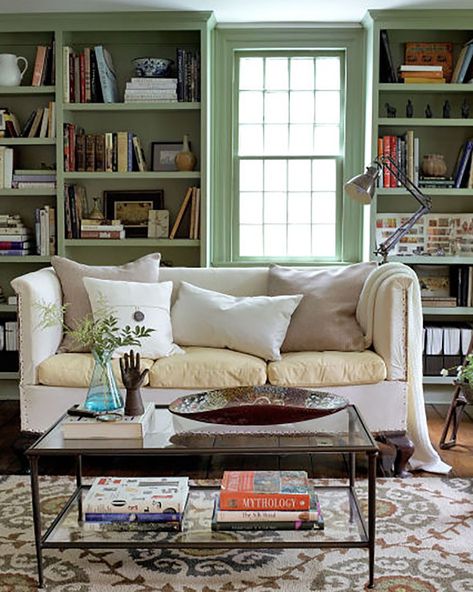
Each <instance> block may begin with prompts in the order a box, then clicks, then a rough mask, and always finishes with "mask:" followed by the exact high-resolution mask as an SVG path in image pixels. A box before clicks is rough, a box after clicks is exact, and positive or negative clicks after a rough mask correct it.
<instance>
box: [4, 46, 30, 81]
mask: <svg viewBox="0 0 473 592" xmlns="http://www.w3.org/2000/svg"><path fill="white" fill-rule="evenodd" d="M22 60H23V62H24V67H23V70H20V68H19V66H18V64H19V62H20V61H22ZM27 68H28V60H27V59H26V58H24V57H23V56H18V57H17V56H16V55H15V54H13V53H0V86H20V84H21V79H22V78H23V74H24V73H25V72H26V70H27Z"/></svg>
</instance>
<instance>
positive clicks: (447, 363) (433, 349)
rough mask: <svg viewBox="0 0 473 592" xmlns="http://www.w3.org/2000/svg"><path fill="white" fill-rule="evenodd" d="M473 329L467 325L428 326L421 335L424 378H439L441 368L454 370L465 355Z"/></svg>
mask: <svg viewBox="0 0 473 592" xmlns="http://www.w3.org/2000/svg"><path fill="white" fill-rule="evenodd" d="M472 336H473V327H472V325H470V324H467V323H458V324H449V325H445V324H444V325H438V324H428V325H426V326H425V327H424V334H423V339H424V342H423V362H424V375H425V376H439V374H440V372H441V370H442V368H456V367H457V366H459V365H460V364H461V363H462V360H463V357H464V356H465V355H466V354H467V352H468V348H469V345H470V342H471V338H472Z"/></svg>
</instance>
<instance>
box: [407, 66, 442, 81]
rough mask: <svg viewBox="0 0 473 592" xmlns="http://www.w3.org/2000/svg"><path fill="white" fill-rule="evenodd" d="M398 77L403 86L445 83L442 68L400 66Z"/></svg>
mask: <svg viewBox="0 0 473 592" xmlns="http://www.w3.org/2000/svg"><path fill="white" fill-rule="evenodd" d="M399 77H400V78H401V81H402V82H404V84H444V83H445V82H446V80H445V77H444V73H443V68H442V66H432V65H427V64H420V65H418V64H402V65H401V66H400V67H399Z"/></svg>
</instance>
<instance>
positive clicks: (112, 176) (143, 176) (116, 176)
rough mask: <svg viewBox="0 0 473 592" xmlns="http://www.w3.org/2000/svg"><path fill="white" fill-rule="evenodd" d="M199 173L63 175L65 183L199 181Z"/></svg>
mask: <svg viewBox="0 0 473 592" xmlns="http://www.w3.org/2000/svg"><path fill="white" fill-rule="evenodd" d="M200 176H201V175H200V172H199V171H189V172H187V171H186V172H181V171H169V172H168V171H165V172H146V173H139V172H129V173H101V172H98V173H77V172H72V173H64V179H65V180H66V181H73V180H76V181H80V180H85V179H200Z"/></svg>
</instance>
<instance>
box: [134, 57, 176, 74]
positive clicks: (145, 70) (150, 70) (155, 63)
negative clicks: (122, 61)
mask: <svg viewBox="0 0 473 592" xmlns="http://www.w3.org/2000/svg"><path fill="white" fill-rule="evenodd" d="M133 64H134V66H135V72H136V74H137V75H138V76H142V77H144V78H162V77H163V76H166V75H167V73H168V72H169V68H170V67H171V66H172V64H174V62H173V60H168V59H167V58H135V59H134V60H133Z"/></svg>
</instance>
